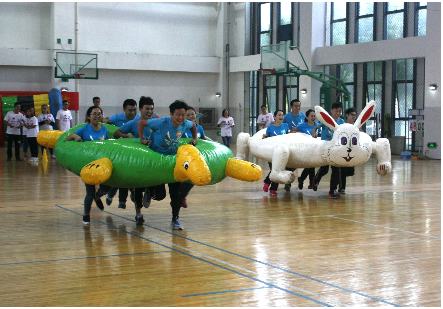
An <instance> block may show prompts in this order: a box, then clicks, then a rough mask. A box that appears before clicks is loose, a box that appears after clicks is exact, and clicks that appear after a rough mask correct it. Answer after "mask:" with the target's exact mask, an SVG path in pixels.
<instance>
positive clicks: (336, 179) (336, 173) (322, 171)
mask: <svg viewBox="0 0 443 309" xmlns="http://www.w3.org/2000/svg"><path fill="white" fill-rule="evenodd" d="M331 170H332V174H331V181H330V183H329V194H334V192H335V190H337V186H338V185H339V183H340V168H339V167H336V166H332V165H331ZM328 172H329V165H325V166H322V167H320V168H319V169H318V171H317V174H316V175H315V181H316V182H317V184H319V183H320V180H321V178H322V177H323V176H324V175H326V174H327V173H328Z"/></svg>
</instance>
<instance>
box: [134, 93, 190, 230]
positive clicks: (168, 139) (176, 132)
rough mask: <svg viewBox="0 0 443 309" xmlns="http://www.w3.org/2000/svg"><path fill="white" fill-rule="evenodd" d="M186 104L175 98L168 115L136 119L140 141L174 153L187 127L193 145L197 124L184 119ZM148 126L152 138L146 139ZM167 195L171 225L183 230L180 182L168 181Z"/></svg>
mask: <svg viewBox="0 0 443 309" xmlns="http://www.w3.org/2000/svg"><path fill="white" fill-rule="evenodd" d="M187 109H188V105H187V104H186V103H185V102H183V101H179V100H176V101H175V102H174V103H172V104H171V105H169V112H170V115H171V116H170V117H163V118H159V119H153V120H149V121H148V120H146V119H140V120H139V121H138V124H137V125H138V134H139V137H140V142H141V143H142V144H144V145H149V148H151V149H152V150H154V151H155V152H158V153H160V154H163V155H175V154H177V150H178V143H179V141H180V139H181V137H182V134H183V132H184V131H186V130H187V129H191V133H192V136H193V138H192V140H191V141H190V142H189V144H191V145H193V146H195V143H196V140H197V126H196V125H195V123H193V122H192V121H189V120H186V119H185V117H186V110H187ZM145 127H149V128H150V129H151V130H152V131H153V134H152V135H153V140H152V142H151V140H146V139H145V138H144V136H143V130H144V128H145ZM168 187H169V196H170V198H171V208H172V221H171V227H172V228H173V229H174V230H183V226H182V225H181V223H180V222H179V221H178V218H179V213H180V208H181V206H182V203H181V198H180V189H181V182H174V183H168Z"/></svg>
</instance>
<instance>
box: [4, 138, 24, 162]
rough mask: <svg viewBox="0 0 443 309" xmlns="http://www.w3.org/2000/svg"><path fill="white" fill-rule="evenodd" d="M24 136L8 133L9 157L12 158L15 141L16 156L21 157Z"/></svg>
mask: <svg viewBox="0 0 443 309" xmlns="http://www.w3.org/2000/svg"><path fill="white" fill-rule="evenodd" d="M21 138H22V136H21V135H16V134H8V149H7V151H6V152H7V156H8V159H11V158H12V142H14V147H15V158H16V159H20V140H21Z"/></svg>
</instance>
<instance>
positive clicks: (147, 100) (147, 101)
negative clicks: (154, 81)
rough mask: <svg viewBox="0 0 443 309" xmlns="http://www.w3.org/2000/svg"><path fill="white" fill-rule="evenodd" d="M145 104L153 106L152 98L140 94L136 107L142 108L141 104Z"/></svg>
mask: <svg viewBox="0 0 443 309" xmlns="http://www.w3.org/2000/svg"><path fill="white" fill-rule="evenodd" d="M145 105H152V106H154V100H153V99H151V97H145V96H141V97H140V100H138V107H139V108H140V109H142V108H143V106H145Z"/></svg>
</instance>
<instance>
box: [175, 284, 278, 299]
mask: <svg viewBox="0 0 443 309" xmlns="http://www.w3.org/2000/svg"><path fill="white" fill-rule="evenodd" d="M269 288H270V287H269V286H262V287H259V288H250V289H239V290H227V291H219V292H209V293H200V294H188V295H182V297H193V296H202V295H213V294H223V293H232V292H242V291H251V290H261V289H269Z"/></svg>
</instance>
